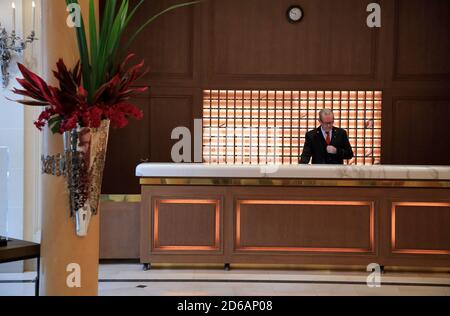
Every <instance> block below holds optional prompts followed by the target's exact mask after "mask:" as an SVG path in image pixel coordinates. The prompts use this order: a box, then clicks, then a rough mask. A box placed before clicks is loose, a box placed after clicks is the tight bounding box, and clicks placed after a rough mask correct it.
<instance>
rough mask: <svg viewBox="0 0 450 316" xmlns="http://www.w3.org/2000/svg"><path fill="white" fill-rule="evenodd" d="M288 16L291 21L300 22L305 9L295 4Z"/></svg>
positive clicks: (289, 10)
mask: <svg viewBox="0 0 450 316" xmlns="http://www.w3.org/2000/svg"><path fill="white" fill-rule="evenodd" d="M288 18H289V21H291V22H300V20H301V19H302V18H303V11H302V9H301V8H300V7H298V6H294V7H290V8H289V9H288Z"/></svg>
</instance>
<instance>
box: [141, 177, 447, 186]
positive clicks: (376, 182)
mask: <svg viewBox="0 0 450 316" xmlns="http://www.w3.org/2000/svg"><path fill="white" fill-rule="evenodd" d="M140 184H141V185H152V186H185V185H189V186H282V187H283V186H287V187H387V188H450V181H441V180H384V179H367V180H364V179H359V180H358V179H357V180H355V179H268V178H141V179H140Z"/></svg>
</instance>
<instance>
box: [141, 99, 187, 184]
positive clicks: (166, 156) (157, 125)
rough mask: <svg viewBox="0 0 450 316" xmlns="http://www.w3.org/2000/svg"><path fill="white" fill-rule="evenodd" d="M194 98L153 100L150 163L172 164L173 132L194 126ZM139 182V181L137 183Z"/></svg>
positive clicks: (174, 141)
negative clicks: (176, 129)
mask: <svg viewBox="0 0 450 316" xmlns="http://www.w3.org/2000/svg"><path fill="white" fill-rule="evenodd" d="M192 116H193V110H192V96H155V97H153V98H152V100H151V117H150V135H151V139H150V161H151V162H172V161H173V160H172V157H171V151H172V147H173V145H174V144H175V143H177V142H178V140H172V139H171V136H172V131H173V130H174V129H175V128H177V127H181V126H184V127H187V128H189V129H190V130H191V131H192V128H191V127H192V125H193V117H192ZM136 182H138V181H136Z"/></svg>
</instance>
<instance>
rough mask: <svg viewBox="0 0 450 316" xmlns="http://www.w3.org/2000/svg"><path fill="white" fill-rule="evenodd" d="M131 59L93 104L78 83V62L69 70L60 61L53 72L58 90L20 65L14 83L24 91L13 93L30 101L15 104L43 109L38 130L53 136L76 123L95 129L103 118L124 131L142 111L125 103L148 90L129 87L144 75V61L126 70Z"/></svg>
mask: <svg viewBox="0 0 450 316" xmlns="http://www.w3.org/2000/svg"><path fill="white" fill-rule="evenodd" d="M132 57H133V55H129V56H128V57H127V58H126V59H125V61H124V62H123V63H122V65H121V66H120V67H119V70H118V72H117V74H116V75H114V77H113V78H111V80H109V81H108V82H106V83H104V84H103V85H102V86H101V87H100V88H99V89H98V90H97V91H96V92H95V94H94V96H93V99H92V102H89V100H88V93H87V91H86V90H85V89H84V87H83V85H82V84H81V68H80V63H77V65H76V66H75V67H74V69H72V70H68V69H67V67H66V65H65V64H64V61H63V60H62V59H60V60H59V61H58V63H57V70H55V71H54V72H53V74H54V76H55V78H56V79H57V80H58V82H59V87H53V86H51V85H48V84H47V83H46V82H45V81H44V80H43V79H42V78H41V77H39V76H38V75H37V74H35V73H33V72H32V71H30V70H29V69H27V68H26V67H25V66H24V65H22V64H19V69H20V71H21V73H22V75H23V79H17V81H18V82H19V84H20V85H21V86H22V87H23V89H17V88H15V89H14V90H13V92H14V93H15V94H18V95H22V96H25V97H28V98H31V99H33V101H29V100H20V101H17V102H19V103H21V104H24V105H31V106H45V107H46V108H45V110H44V111H43V112H42V113H41V115H40V116H39V118H38V120H37V121H36V122H35V125H36V127H37V128H38V129H40V130H42V128H43V127H44V126H45V125H46V124H48V125H49V127H50V129H51V130H52V132H53V133H61V134H62V133H64V132H66V131H70V130H71V129H74V128H76V126H77V124H79V125H80V126H81V127H90V128H98V127H100V124H101V121H102V120H105V119H108V120H110V121H111V126H112V127H113V128H123V127H125V126H127V125H128V120H129V118H135V119H138V120H139V119H142V117H143V113H142V111H141V110H140V109H139V108H137V107H136V106H134V105H132V104H130V103H128V101H129V99H130V97H132V96H133V95H134V94H136V93H142V92H145V91H146V90H147V87H143V88H132V87H131V86H132V84H133V83H134V82H135V81H136V80H138V79H139V78H140V77H142V76H143V75H144V74H145V72H142V71H141V70H142V67H143V66H144V63H143V62H141V63H140V64H137V65H135V66H133V67H131V68H129V69H126V68H125V67H126V64H127V62H128V61H129V59H131V58H132ZM90 104H92V105H90Z"/></svg>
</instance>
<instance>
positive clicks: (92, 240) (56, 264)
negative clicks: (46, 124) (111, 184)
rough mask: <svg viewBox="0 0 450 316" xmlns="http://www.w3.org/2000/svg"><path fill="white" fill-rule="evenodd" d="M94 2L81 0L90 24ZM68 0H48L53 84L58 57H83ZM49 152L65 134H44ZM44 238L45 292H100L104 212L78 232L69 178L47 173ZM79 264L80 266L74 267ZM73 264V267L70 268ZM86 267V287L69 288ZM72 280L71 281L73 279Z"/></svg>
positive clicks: (47, 60)
mask: <svg viewBox="0 0 450 316" xmlns="http://www.w3.org/2000/svg"><path fill="white" fill-rule="evenodd" d="M88 2H89V1H88V0H81V1H80V4H81V7H82V9H83V13H84V17H85V22H86V24H87V21H86V20H87V17H88V14H87V12H86V10H87V8H88ZM65 3H66V2H65V1H64V0H43V3H42V7H43V8H42V13H43V19H42V20H43V30H42V36H41V37H40V38H41V40H42V41H44V42H43V43H42V44H43V45H44V46H43V47H44V49H43V54H44V62H43V63H44V65H43V69H44V74H45V76H44V77H46V78H47V79H49V80H50V82H52V81H53V80H54V79H53V75H52V73H51V70H52V69H54V68H55V65H56V61H57V60H58V59H59V58H64V61H65V63H66V64H67V65H68V66H70V67H72V66H73V65H74V64H75V62H76V61H77V60H78V58H79V57H78V49H77V46H76V42H75V33H74V29H71V28H69V27H68V26H67V25H66V19H67V16H68V12H67V11H66V5H65ZM43 144H44V145H43V147H44V148H43V153H44V154H49V155H54V154H57V153H62V152H63V140H62V136H61V135H52V134H51V133H50V132H49V131H48V130H47V131H45V132H44V139H43ZM42 200H43V202H42V240H41V269H40V270H41V284H40V292H41V295H51V296H54V295H57V296H59V295H73V296H84V295H97V293H98V260H99V215H97V216H94V217H93V218H92V220H91V223H90V227H89V234H88V236H87V237H84V238H80V237H77V236H76V233H75V224H74V219H73V218H70V216H69V215H70V214H69V204H68V194H67V190H66V182H65V179H64V178H63V177H54V176H47V175H45V176H43V180H42ZM73 264H75V265H73ZM70 265H72V266H70ZM77 265H78V266H79V267H80V280H81V284H80V287H69V286H68V285H67V279H68V278H69V280H70V281H74V280H73V277H76V274H74V273H73V272H74V270H70V271H67V269H68V267H70V268H73V267H77ZM69 284H70V283H69Z"/></svg>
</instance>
